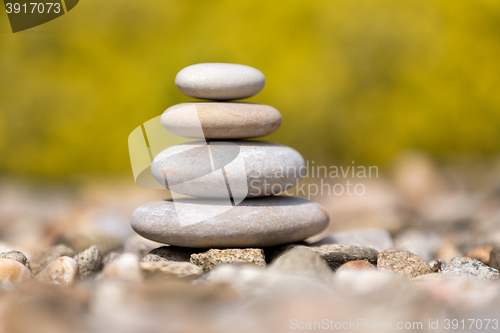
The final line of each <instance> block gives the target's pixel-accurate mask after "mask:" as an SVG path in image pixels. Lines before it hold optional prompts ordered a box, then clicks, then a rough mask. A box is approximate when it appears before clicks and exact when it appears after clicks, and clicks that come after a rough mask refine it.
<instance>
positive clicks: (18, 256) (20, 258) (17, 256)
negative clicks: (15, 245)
mask: <svg viewBox="0 0 500 333" xmlns="http://www.w3.org/2000/svg"><path fill="white" fill-rule="evenodd" d="M0 258H6V259H12V260H15V261H17V262H19V263H21V264H23V265H24V266H26V267H27V268H28V269H29V270H31V268H30V263H29V261H28V258H26V256H25V255H24V254H23V253H22V252H19V251H9V252H4V253H1V254H0Z"/></svg>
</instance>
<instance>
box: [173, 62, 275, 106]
mask: <svg viewBox="0 0 500 333" xmlns="http://www.w3.org/2000/svg"><path fill="white" fill-rule="evenodd" d="M265 84H266V78H265V76H264V74H262V72H261V71H259V70H258V69H256V68H253V67H250V66H246V65H239V64H227V63H202V64H195V65H191V66H188V67H186V68H183V69H182V70H181V71H179V73H177V76H176V77H175V85H176V86H177V88H178V89H179V90H180V91H181V92H182V93H183V94H184V95H187V96H190V97H194V98H202V99H215V100H230V99H241V98H247V97H251V96H253V95H255V94H257V93H258V92H259V91H261V90H262V88H264V86H265Z"/></svg>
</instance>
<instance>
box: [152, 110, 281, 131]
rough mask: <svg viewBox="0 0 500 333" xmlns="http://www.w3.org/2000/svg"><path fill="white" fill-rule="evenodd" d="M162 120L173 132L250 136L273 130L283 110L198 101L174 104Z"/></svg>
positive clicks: (168, 129)
mask: <svg viewBox="0 0 500 333" xmlns="http://www.w3.org/2000/svg"><path fill="white" fill-rule="evenodd" d="M161 123H162V125H163V127H165V129H166V130H167V131H169V132H170V133H172V134H175V135H178V136H183V137H187V138H196V139H249V138H257V137H262V136H266V135H269V134H272V133H274V132H276V131H277V130H278V128H279V127H280V126H281V114H280V113H279V111H278V110H276V109H275V108H273V107H272V106H269V105H264V104H252V103H217V102H211V103H210V102H208V103H204V102H199V103H182V104H177V105H174V106H172V107H170V108H168V109H167V110H165V112H164V113H163V115H162V116H161Z"/></svg>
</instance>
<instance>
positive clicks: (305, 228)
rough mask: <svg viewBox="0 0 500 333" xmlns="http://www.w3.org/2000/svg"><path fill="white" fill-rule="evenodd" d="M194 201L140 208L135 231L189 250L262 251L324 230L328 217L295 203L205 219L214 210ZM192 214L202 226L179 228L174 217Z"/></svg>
mask: <svg viewBox="0 0 500 333" xmlns="http://www.w3.org/2000/svg"><path fill="white" fill-rule="evenodd" d="M196 201H197V200H195V199H183V200H176V204H175V205H174V203H173V201H161V202H157V203H152V204H146V205H143V206H140V207H139V208H137V209H136V210H135V212H134V213H133V214H132V217H131V224H132V228H133V229H134V230H135V231H136V232H137V233H138V234H139V235H141V236H143V237H144V238H147V239H150V240H154V241H157V242H160V243H166V244H170V245H176V246H185V247H198V248H199V247H202V248H203V247H205V248H207V247H224V248H228V247H264V246H274V245H280V244H285V243H292V242H296V241H300V240H303V239H306V238H308V237H310V236H312V235H314V234H317V233H319V232H321V231H322V230H324V229H325V228H326V227H327V225H328V220H329V217H328V215H327V213H326V212H325V210H324V209H323V207H321V206H320V205H319V204H317V203H315V202H312V201H308V200H305V199H300V198H294V197H280V196H277V197H274V196H273V197H267V198H259V199H247V200H245V201H243V202H242V203H240V204H239V205H238V206H234V207H229V208H230V209H229V210H227V211H225V212H223V213H221V214H220V215H218V216H215V217H212V218H209V219H203V216H201V217H200V216H197V214H203V211H205V210H206V209H212V208H213V207H212V205H203V204H200V203H196ZM176 207H177V209H181V210H183V211H184V212H190V213H191V214H192V215H193V218H198V217H200V219H201V222H197V223H192V224H181V223H179V219H178V216H177V212H176Z"/></svg>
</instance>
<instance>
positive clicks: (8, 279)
mask: <svg viewBox="0 0 500 333" xmlns="http://www.w3.org/2000/svg"><path fill="white" fill-rule="evenodd" d="M32 277H33V275H32V274H31V272H30V270H29V269H28V268H26V266H24V265H23V264H21V263H19V262H18V261H16V260H12V259H7V258H0V288H3V289H7V290H8V289H12V288H11V285H18V284H19V283H22V282H25V281H29V280H31V278H32Z"/></svg>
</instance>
